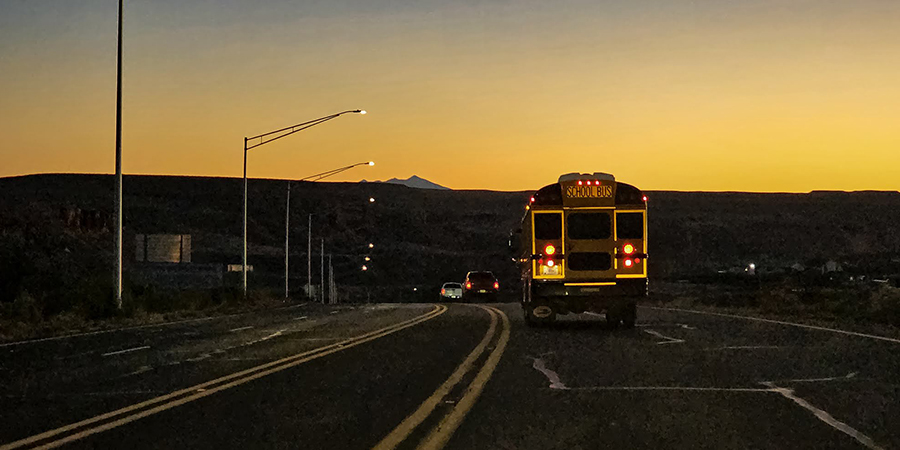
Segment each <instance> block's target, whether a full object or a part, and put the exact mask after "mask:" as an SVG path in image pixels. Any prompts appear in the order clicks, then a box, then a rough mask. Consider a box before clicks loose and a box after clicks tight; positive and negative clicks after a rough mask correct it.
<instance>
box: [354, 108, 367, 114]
mask: <svg viewBox="0 0 900 450" xmlns="http://www.w3.org/2000/svg"><path fill="white" fill-rule="evenodd" d="M356 112H358V113H359V114H365V113H366V110H364V109H357V110H356Z"/></svg>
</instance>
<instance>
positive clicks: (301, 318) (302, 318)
mask: <svg viewBox="0 0 900 450" xmlns="http://www.w3.org/2000/svg"><path fill="white" fill-rule="evenodd" d="M307 317H308V316H300V317H295V318H294V320H306V318H307Z"/></svg>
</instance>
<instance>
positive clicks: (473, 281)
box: [463, 272, 500, 301]
mask: <svg viewBox="0 0 900 450" xmlns="http://www.w3.org/2000/svg"><path fill="white" fill-rule="evenodd" d="M499 291H500V283H499V282H498V281H497V277H495V276H494V274H493V273H491V272H469V273H468V274H466V281H465V282H463V299H464V300H468V301H472V300H475V299H477V298H482V299H485V300H489V301H497V293H498V292H499Z"/></svg>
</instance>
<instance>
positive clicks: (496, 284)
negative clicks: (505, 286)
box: [494, 281, 500, 289]
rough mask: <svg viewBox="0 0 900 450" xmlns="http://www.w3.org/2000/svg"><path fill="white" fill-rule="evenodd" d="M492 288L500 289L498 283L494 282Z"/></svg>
mask: <svg viewBox="0 0 900 450" xmlns="http://www.w3.org/2000/svg"><path fill="white" fill-rule="evenodd" d="M494 289H500V283H498V282H496V281H495V282H494Z"/></svg>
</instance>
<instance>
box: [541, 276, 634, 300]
mask: <svg viewBox="0 0 900 450" xmlns="http://www.w3.org/2000/svg"><path fill="white" fill-rule="evenodd" d="M647 286H648V285H647V279H646V278H629V279H619V280H608V281H594V282H568V283H567V282H543V283H539V282H535V283H533V284H532V289H533V292H532V295H533V296H536V297H563V298H566V297H571V298H582V299H583V298H584V297H646V296H647Z"/></svg>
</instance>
